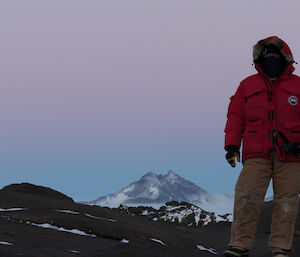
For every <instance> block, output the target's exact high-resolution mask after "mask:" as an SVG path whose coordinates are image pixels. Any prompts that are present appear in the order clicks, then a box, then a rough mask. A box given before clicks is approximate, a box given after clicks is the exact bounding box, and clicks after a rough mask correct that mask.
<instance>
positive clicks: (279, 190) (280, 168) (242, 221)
mask: <svg viewBox="0 0 300 257" xmlns="http://www.w3.org/2000/svg"><path fill="white" fill-rule="evenodd" d="M271 178H272V181H273V191H274V201H273V203H274V209H273V213H272V225H271V234H270V236H269V247H270V248H281V249H286V250H290V249H291V247H292V243H293V236H294V229H295V222H296V217H297V211H298V203H299V192H300V161H299V162H279V161H278V158H277V152H276V151H272V159H271V160H268V159H264V158H249V159H247V160H245V161H244V166H243V168H242V170H241V173H240V175H239V178H238V180H237V183H236V186H235V200H234V211H233V223H232V225H231V240H230V242H229V246H236V247H240V248H246V249H250V248H251V247H252V245H253V242H254V237H255V232H256V227H257V223H258V219H259V214H260V209H261V206H262V204H263V203H264V197H265V194H266V191H267V188H268V185H269V182H270V180H271Z"/></svg>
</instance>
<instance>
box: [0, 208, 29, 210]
mask: <svg viewBox="0 0 300 257" xmlns="http://www.w3.org/2000/svg"><path fill="white" fill-rule="evenodd" d="M22 210H27V208H10V209H1V208H0V211H22Z"/></svg>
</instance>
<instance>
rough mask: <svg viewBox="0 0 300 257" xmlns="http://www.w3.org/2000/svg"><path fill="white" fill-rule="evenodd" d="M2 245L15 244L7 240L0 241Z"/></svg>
mask: <svg viewBox="0 0 300 257" xmlns="http://www.w3.org/2000/svg"><path fill="white" fill-rule="evenodd" d="M0 245H13V244H12V243H9V242H5V241H0Z"/></svg>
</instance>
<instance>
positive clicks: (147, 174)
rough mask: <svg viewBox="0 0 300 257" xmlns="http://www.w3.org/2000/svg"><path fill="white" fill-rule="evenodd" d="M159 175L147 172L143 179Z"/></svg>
mask: <svg viewBox="0 0 300 257" xmlns="http://www.w3.org/2000/svg"><path fill="white" fill-rule="evenodd" d="M156 176H157V175H156V174H155V173H154V172H152V171H149V172H147V173H146V174H145V175H144V176H143V177H156Z"/></svg>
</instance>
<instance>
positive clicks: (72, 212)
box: [55, 210, 79, 214]
mask: <svg viewBox="0 0 300 257" xmlns="http://www.w3.org/2000/svg"><path fill="white" fill-rule="evenodd" d="M55 211H57V212H64V213H70V214H79V212H75V211H70V210H55Z"/></svg>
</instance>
